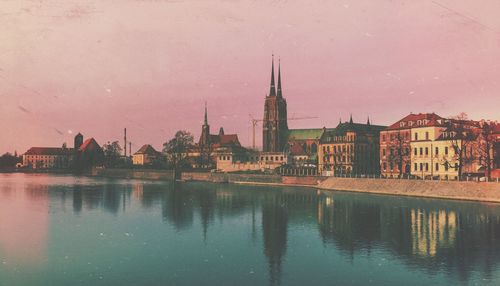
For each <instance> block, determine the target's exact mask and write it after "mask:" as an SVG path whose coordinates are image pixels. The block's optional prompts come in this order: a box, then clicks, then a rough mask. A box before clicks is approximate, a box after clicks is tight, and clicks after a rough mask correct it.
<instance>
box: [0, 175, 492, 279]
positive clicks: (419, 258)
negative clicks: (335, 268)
mask: <svg viewBox="0 0 500 286" xmlns="http://www.w3.org/2000/svg"><path fill="white" fill-rule="evenodd" d="M0 182H1V181H0ZM0 198H1V200H0V255H1V258H2V259H8V260H15V259H29V260H31V261H43V260H45V259H46V257H45V252H46V251H45V249H46V247H47V235H48V234H47V232H48V228H49V222H50V217H49V215H50V213H51V211H49V210H50V209H51V206H53V205H58V204H60V205H66V204H68V205H69V206H72V208H73V213H74V214H75V215H78V216H80V217H83V216H85V215H86V213H87V212H96V211H97V212H99V211H101V212H104V213H108V214H111V215H112V216H117V217H120V216H121V215H122V214H124V213H127V212H129V211H131V212H132V211H134V208H135V211H136V210H137V209H140V210H143V211H148V212H158V215H159V216H160V217H161V218H162V220H163V225H165V226H168V227H172V228H173V229H174V230H175V231H176V232H177V233H185V232H187V231H192V230H195V231H199V240H200V241H203V243H204V245H205V247H207V248H210V247H211V245H210V241H213V240H209V238H210V235H211V232H210V230H211V228H213V227H215V226H216V225H217V226H221V225H224V224H225V220H230V219H233V218H239V219H240V221H241V222H242V223H244V224H247V225H248V228H247V229H248V234H249V237H250V239H251V240H252V241H253V243H254V244H255V243H259V242H260V243H261V248H262V252H261V253H262V254H263V255H264V257H265V259H266V261H267V267H266V268H267V271H268V273H267V275H268V281H269V284H270V285H279V284H281V282H282V281H283V277H284V276H285V275H286V274H285V273H286V272H287V271H286V269H287V253H288V252H289V247H291V246H290V242H289V240H290V239H291V237H293V235H296V232H295V231H296V230H297V229H302V230H306V231H307V235H308V236H311V237H313V238H315V239H316V240H318V241H319V242H320V243H321V244H323V245H324V247H326V248H334V249H335V250H336V251H338V253H339V254H340V255H341V257H342V259H344V260H345V259H347V260H351V261H352V260H353V259H354V258H355V257H356V256H358V255H360V256H367V257H369V256H370V255H373V254H372V253H374V251H377V252H383V253H387V254H388V255H390V256H391V257H392V258H396V259H398V260H399V261H400V262H401V263H402V264H403V265H405V267H407V268H408V269H415V270H419V271H424V272H425V273H428V274H429V275H434V274H436V273H440V272H441V273H446V274H447V275H449V276H450V277H456V278H457V279H458V280H460V281H465V282H467V281H469V280H470V278H471V275H473V273H480V275H481V276H482V277H484V278H486V279H488V278H491V277H492V276H493V272H494V271H497V269H498V267H499V262H500V209H499V208H498V206H497V205H488V204H478V203H467V202H453V201H439V200H422V199H413V198H394V197H383V196H374V195H365V194H347V193H330V192H315V191H311V190H297V189H286V188H272V189H270V188H267V187H249V186H234V185H210V184H197V183H190V184H182V185H175V186H174V185H171V184H164V183H154V182H149V183H148V182H140V181H121V180H118V181H112V180H101V181H91V182H90V183H89V182H86V181H85V182H83V183H81V182H74V181H71V180H70V181H69V183H68V182H65V183H52V184H51V182H45V181H37V182H35V183H26V182H21V183H20V182H14V181H8V180H7V181H5V180H4V181H3V182H2V185H0ZM71 198H72V201H71ZM68 200H70V201H71V202H69V201H68ZM66 201H68V202H67V203H66ZM52 208H53V207H52ZM52 211H54V210H52ZM55 211H57V209H56V210H55ZM259 217H260V218H261V220H260V221H259ZM259 224H260V225H259ZM20 226H22V227H20ZM226 230H227V231H231V229H230V226H228V228H226ZM220 235H223V234H221V233H214V234H213V238H214V239H217V238H218V236H220ZM259 236H260V237H259ZM235 243H239V242H235ZM318 259H320V258H318Z"/></svg>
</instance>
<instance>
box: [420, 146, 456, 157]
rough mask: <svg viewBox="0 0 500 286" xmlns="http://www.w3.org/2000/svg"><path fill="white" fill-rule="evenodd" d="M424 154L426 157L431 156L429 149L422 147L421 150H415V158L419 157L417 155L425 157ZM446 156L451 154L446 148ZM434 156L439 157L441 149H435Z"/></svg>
mask: <svg viewBox="0 0 500 286" xmlns="http://www.w3.org/2000/svg"><path fill="white" fill-rule="evenodd" d="M424 154H425V156H428V155H429V147H425V148H423V147H420V148H414V149H413V155H415V156H417V155H420V156H423V155H424ZM444 154H445V155H448V154H449V149H448V147H444ZM434 155H439V147H435V148H434Z"/></svg>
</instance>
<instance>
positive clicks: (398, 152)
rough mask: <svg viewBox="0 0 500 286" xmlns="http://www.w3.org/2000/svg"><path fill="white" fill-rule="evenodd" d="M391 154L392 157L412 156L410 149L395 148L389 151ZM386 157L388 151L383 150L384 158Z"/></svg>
mask: <svg viewBox="0 0 500 286" xmlns="http://www.w3.org/2000/svg"><path fill="white" fill-rule="evenodd" d="M389 154H390V155H391V156H394V155H403V156H405V155H409V154H410V148H402V149H399V148H398V149H393V148H390V149H389ZM385 155H386V149H382V156H385Z"/></svg>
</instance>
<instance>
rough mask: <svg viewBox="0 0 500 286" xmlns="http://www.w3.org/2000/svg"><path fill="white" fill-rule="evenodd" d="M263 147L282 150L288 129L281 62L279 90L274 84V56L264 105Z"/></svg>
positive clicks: (279, 66) (270, 149)
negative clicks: (282, 87) (269, 84)
mask: <svg viewBox="0 0 500 286" xmlns="http://www.w3.org/2000/svg"><path fill="white" fill-rule="evenodd" d="M262 127H263V132H262V149H263V151H264V152H282V151H283V150H284V149H285V145H286V136H287V131H288V123H287V112H286V100H285V99H284V98H283V94H282V90H281V63H279V64H278V91H277V92H276V87H275V85H274V56H273V60H272V64H271V86H270V89H269V94H268V95H267V96H266V102H265V105H264V121H263V123H262Z"/></svg>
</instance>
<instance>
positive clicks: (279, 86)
mask: <svg viewBox="0 0 500 286" xmlns="http://www.w3.org/2000/svg"><path fill="white" fill-rule="evenodd" d="M278 97H283V95H282V93H281V60H280V59H278Z"/></svg>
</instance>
